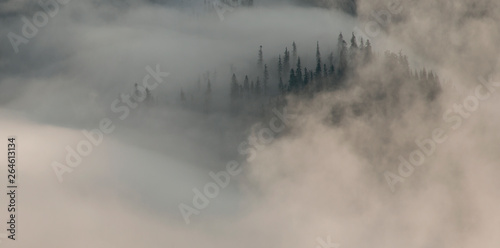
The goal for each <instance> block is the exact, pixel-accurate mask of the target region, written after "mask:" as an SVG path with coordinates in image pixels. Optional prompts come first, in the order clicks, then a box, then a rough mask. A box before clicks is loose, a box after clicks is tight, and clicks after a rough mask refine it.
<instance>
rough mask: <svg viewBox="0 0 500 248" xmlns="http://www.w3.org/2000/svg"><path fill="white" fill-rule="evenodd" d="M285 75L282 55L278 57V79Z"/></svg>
mask: <svg viewBox="0 0 500 248" xmlns="http://www.w3.org/2000/svg"><path fill="white" fill-rule="evenodd" d="M282 73H283V63H281V54H280V55H279V56H278V77H281V74H282Z"/></svg>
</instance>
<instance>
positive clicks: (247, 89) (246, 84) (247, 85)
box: [243, 75, 250, 97]
mask: <svg viewBox="0 0 500 248" xmlns="http://www.w3.org/2000/svg"><path fill="white" fill-rule="evenodd" d="M243 92H244V94H245V96H246V97H248V96H249V95H250V83H249V82H248V75H246V76H245V81H244V82H243Z"/></svg>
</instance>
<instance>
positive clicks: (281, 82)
mask: <svg viewBox="0 0 500 248" xmlns="http://www.w3.org/2000/svg"><path fill="white" fill-rule="evenodd" d="M278 89H279V91H280V93H281V94H284V93H285V85H284V84H283V79H282V78H281V77H280V82H279V84H278Z"/></svg>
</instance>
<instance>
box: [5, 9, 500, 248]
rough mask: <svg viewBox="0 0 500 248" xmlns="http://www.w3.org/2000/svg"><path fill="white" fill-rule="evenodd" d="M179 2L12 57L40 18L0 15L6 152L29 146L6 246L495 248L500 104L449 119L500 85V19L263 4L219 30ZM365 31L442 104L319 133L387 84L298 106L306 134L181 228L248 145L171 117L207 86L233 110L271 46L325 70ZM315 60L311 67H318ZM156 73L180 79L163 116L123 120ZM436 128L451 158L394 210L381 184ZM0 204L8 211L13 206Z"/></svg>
mask: <svg viewBox="0 0 500 248" xmlns="http://www.w3.org/2000/svg"><path fill="white" fill-rule="evenodd" d="M154 2H156V3H154ZM158 2H160V3H158ZM174 2H175V1H174ZM174 2H168V1H164V2H161V1H132V0H131V1H127V2H126V3H123V2H119V1H110V2H106V1H92V0H87V1H76V0H74V1H70V2H68V3H67V4H58V6H59V9H58V11H57V13H55V14H54V16H53V17H52V16H51V17H50V18H49V20H48V23H47V24H46V25H41V27H39V28H37V29H38V31H37V32H36V34H35V35H34V36H33V37H32V38H26V37H25V39H27V40H28V42H27V43H23V44H20V45H19V46H18V52H16V51H15V49H14V48H13V46H12V44H11V42H10V41H9V38H8V35H9V33H15V34H17V35H19V36H21V35H23V24H24V22H23V16H24V17H26V18H28V19H29V20H33V16H34V15H35V14H36V13H38V11H42V10H43V8H42V9H40V8H39V7H37V6H36V5H35V4H33V3H32V2H31V1H17V0H16V1H13V0H12V1H10V0H4V1H0V22H1V25H0V37H2V38H1V39H0V40H1V42H0V134H1V135H0V137H4V138H5V137H7V136H10V135H15V136H17V143H18V151H19V155H18V156H19V159H18V169H19V172H18V173H19V185H20V189H19V195H18V197H19V209H18V211H19V213H18V215H19V217H18V222H19V223H18V234H17V235H18V240H17V241H15V242H11V241H10V240H6V238H5V236H6V235H5V233H6V231H5V230H4V229H5V228H4V229H2V230H3V231H0V235H1V236H0V238H3V239H0V240H1V241H2V243H1V245H2V247H4V245H5V244H7V246H6V247H34V246H38V247H90V246H95V247H138V246H145V247H160V246H161V247H164V246H168V247H195V246H204V247H235V246H238V247H317V245H318V241H317V239H318V238H324V239H326V237H328V236H331V239H332V241H334V242H335V243H339V244H340V245H341V247H381V248H382V247H384V248H396V247H410V248H411V247H440V248H441V247H465V248H468V247H478V246H481V247H494V245H496V244H498V243H500V238H499V237H498V235H495V234H496V233H498V231H499V227H498V226H499V225H498V223H499V221H500V219H499V215H498V214H496V211H495V210H494V209H495V207H496V206H498V203H499V201H498V199H499V198H498V197H499V192H498V191H497V189H498V187H499V186H500V185H499V183H498V180H497V179H498V176H499V175H500V171H499V169H500V168H499V167H498V166H499V163H498V161H500V156H499V155H498V152H497V148H498V144H499V142H500V135H499V132H498V131H497V130H496V128H497V127H498V125H499V124H500V118H499V115H498V107H497V106H498V104H500V96H499V95H498V92H493V91H494V90H495V89H496V88H495V87H497V86H490V87H491V89H493V90H492V92H491V93H490V94H489V96H488V97H487V98H486V99H484V100H480V101H479V100H478V104H477V105H478V106H477V107H475V108H472V107H471V109H474V110H473V111H468V115H466V116H467V117H463V116H461V115H459V114H455V115H454V116H455V118H460V121H461V125H460V126H458V125H457V126H452V125H451V124H450V122H448V121H446V120H445V119H443V114H444V113H446V112H447V110H450V109H451V110H453V109H454V105H455V104H462V105H467V104H472V103H473V101H474V100H473V98H474V96H476V95H477V90H476V88H477V87H478V86H481V85H482V84H480V83H481V81H480V80H479V78H480V77H482V78H484V79H485V81H490V82H496V81H498V80H500V78H499V76H500V75H498V73H499V63H498V54H499V52H500V51H499V50H500V49H499V46H498V44H499V42H500V31H499V29H498V23H500V10H499V8H498V7H499V6H498V3H497V2H495V1H494V0H458V1H453V2H436V1H430V0H423V1H410V0H408V1H400V2H392V5H391V3H390V1H382V0H379V1H372V0H370V1H368V0H359V1H356V4H353V3H352V2H351V1H346V2H336V1H311V2H314V3H313V4H311V5H313V6H311V5H310V4H304V2H308V1H304V2H298V1H277V2H279V3H274V2H273V3H272V4H270V2H267V1H257V0H255V6H254V7H252V8H238V9H236V10H234V11H231V12H226V13H225V14H224V19H223V20H221V19H220V18H219V17H218V16H217V14H216V13H215V12H213V11H212V12H210V13H206V12H203V11H201V10H202V9H203V1H188V2H182V3H180V2H178V1H177V2H175V3H174ZM200 6H201V7H200ZM314 6H321V7H324V6H329V7H332V8H320V7H314ZM353 6H355V8H356V11H355V12H356V13H357V15H356V16H353V15H351V14H350V13H353V12H352V11H349V9H350V8H353ZM335 7H338V8H340V9H342V10H343V11H342V10H338V9H336V8H335ZM346 11H347V12H348V13H346ZM391 11H392V12H391ZM396 12H397V13H396ZM374 13H375V14H374ZM381 13H385V14H386V15H385V16H384V15H381ZM387 14H388V15H389V16H387ZM380 18H382V19H380ZM377 20H378V21H379V22H381V23H382V24H376V23H377V22H376V21H377ZM374 23H375V24H374ZM371 28H375V29H371ZM377 28H380V33H377V32H376V31H377ZM359 30H362V31H364V34H359V33H358V31H359ZM354 31H356V35H358V37H359V36H365V37H368V38H370V40H371V41H372V44H373V47H374V51H375V52H376V53H378V54H383V52H384V51H385V50H386V49H390V50H392V51H394V52H399V51H400V50H402V51H403V52H404V53H406V54H408V55H409V56H410V63H411V65H412V67H413V68H416V69H420V68H422V67H423V66H426V67H427V68H428V69H433V70H434V71H436V72H437V73H438V74H439V76H440V79H441V81H442V83H443V84H442V87H443V94H442V96H441V97H440V98H439V100H438V102H436V103H435V104H434V105H429V104H428V103H427V102H424V101H419V102H416V103H415V104H414V105H412V106H411V107H410V108H408V109H405V111H404V112H402V113H401V115H399V116H398V118H391V119H387V118H384V116H380V115H379V114H380V113H382V112H384V113H386V112H389V113H388V114H387V115H388V116H392V115H391V111H393V108H391V107H390V106H388V107H387V109H384V110H377V109H375V110H373V111H374V113H373V116H372V117H369V118H368V117H367V118H363V119H354V118H352V119H351V118H349V117H348V118H347V119H346V121H345V122H344V123H343V124H342V125H340V126H336V127H332V126H331V125H327V124H325V121H324V119H325V118H328V116H329V115H330V114H331V112H330V110H331V108H332V107H335V106H337V105H338V104H347V105H348V104H352V103H354V102H356V101H357V100H359V97H362V96H363V93H360V92H363V91H369V92H370V91H371V90H372V88H370V85H369V84H365V83H363V82H366V81H367V79H370V78H371V77H372V76H373V75H374V74H375V73H376V72H377V69H378V68H376V67H372V68H369V69H368V70H366V71H363V72H360V73H359V75H358V76H359V77H358V80H354V79H353V81H356V82H358V81H359V82H360V87H359V88H356V89H353V90H346V91H340V92H333V93H325V94H321V95H318V96H317V97H315V98H314V99H311V100H309V101H301V100H297V99H293V98H290V99H289V102H290V104H289V106H288V109H289V111H292V112H293V113H295V114H297V117H296V118H295V119H294V120H293V121H291V123H289V125H288V128H287V132H286V133H283V134H282V135H281V136H280V137H279V138H278V139H276V140H274V141H273V142H272V143H270V144H268V145H266V146H265V147H264V148H263V149H262V150H261V151H259V152H258V155H257V157H256V158H255V159H254V160H252V161H250V162H245V163H244V164H243V165H242V168H243V172H242V173H240V174H239V175H237V176H234V177H231V182H230V184H229V186H228V187H227V188H224V189H222V190H221V192H220V194H219V195H218V196H217V197H215V198H214V199H210V204H209V206H208V207H207V208H206V209H203V210H201V213H200V214H199V215H193V216H191V223H190V224H186V223H185V222H184V219H183V216H182V215H181V213H180V212H179V204H182V203H184V204H189V205H193V204H192V199H193V195H194V193H193V188H198V189H201V188H203V187H204V186H205V185H206V184H207V183H209V182H213V179H212V178H211V177H210V175H209V172H211V171H213V172H218V171H220V170H224V169H225V168H226V163H227V162H228V161H230V160H231V159H234V158H235V157H236V156H238V158H239V159H240V161H244V157H241V156H239V155H238V154H237V151H238V144H239V143H240V142H241V141H245V140H246V139H247V137H252V135H253V134H252V132H251V130H246V131H242V130H238V129H234V128H233V126H235V125H236V126H237V124H238V121H242V120H237V119H234V118H231V117H229V116H227V115H225V114H223V113H218V112H217V113H213V114H211V115H210V116H209V117H207V116H205V115H202V114H199V113H192V112H190V111H184V110H182V109H178V108H175V107H172V106H171V105H166V103H171V104H172V103H175V102H176V101H177V99H178V94H179V90H180V88H181V87H182V88H183V89H185V90H192V89H194V88H195V87H196V81H197V80H198V79H199V78H200V77H201V78H203V76H202V73H204V72H206V71H209V72H210V73H211V76H212V77H216V78H215V80H214V81H213V85H212V86H213V89H214V95H215V96H216V97H215V99H214V101H215V104H218V106H224V104H225V102H226V97H227V92H228V84H229V79H230V78H229V75H230V70H231V68H233V70H234V72H235V73H236V74H237V75H238V77H239V80H240V82H241V81H242V80H243V76H244V74H250V75H251V76H255V74H256V73H255V72H253V71H251V68H252V66H253V65H254V64H255V63H256V61H257V52H258V49H259V46H260V45H262V46H263V52H264V60H265V62H266V63H268V64H270V65H272V66H275V65H274V64H276V63H277V55H278V54H283V52H284V49H285V47H288V49H290V48H291V44H292V42H293V41H295V42H296V43H297V44H298V50H299V55H300V54H304V56H305V55H310V54H311V55H312V54H314V52H315V49H316V42H317V41H319V43H320V45H321V51H322V54H323V58H324V59H325V58H326V55H327V54H328V53H329V52H331V51H334V49H336V45H337V43H336V42H337V36H338V34H339V32H343V33H344V35H345V39H346V40H348V39H350V34H351V33H352V32H354ZM375 34H376V35H375ZM313 59H314V58H304V64H306V65H307V66H308V67H312V66H313V65H314V60H313ZM157 65H158V66H159V68H161V70H162V71H165V72H168V73H169V75H168V76H167V77H165V82H164V83H161V84H160V85H159V86H158V87H157V88H155V89H154V90H152V94H153V95H154V96H155V97H156V98H157V100H158V102H159V103H160V105H161V106H162V107H154V108H152V109H149V110H148V109H145V108H138V109H135V110H131V113H130V115H129V116H127V118H124V120H121V119H120V114H117V113H116V112H114V111H113V110H112V108H111V106H112V103H113V102H114V100H116V99H120V98H119V97H120V94H125V93H130V92H131V91H132V90H133V85H134V83H136V82H141V81H142V80H143V78H144V77H145V76H146V75H148V73H149V72H148V69H146V68H147V67H148V66H149V67H150V68H156V66H157ZM214 72H216V75H217V76H215V75H214ZM495 80H496V81H495ZM483 83H484V82H483ZM203 87H205V85H203ZM486 90H487V89H486V87H483V88H482V90H481V92H482V93H484V92H487V91H486ZM476 98H477V97H476ZM471 101H472V103H471ZM469 106H470V105H469ZM221 108H222V107H221ZM103 118H109V119H110V120H111V121H112V124H113V126H114V128H115V129H114V131H113V132H112V133H110V134H106V135H104V138H103V142H102V143H101V144H100V145H99V146H97V147H94V148H93V151H92V152H91V154H90V155H89V156H87V157H84V158H83V159H82V162H81V163H80V164H79V165H78V166H77V167H76V168H72V169H73V171H72V172H71V173H67V174H65V175H64V180H63V182H62V183H61V182H59V180H58V177H57V176H56V173H54V169H53V166H52V165H53V164H54V161H58V162H60V163H64V161H65V159H66V155H67V151H66V147H67V146H70V147H73V148H74V147H76V146H77V144H78V143H79V142H80V141H81V140H83V139H85V135H84V134H83V133H82V131H84V130H91V129H94V128H98V127H99V123H100V121H101V120H102V119H103ZM235 123H236V124H235ZM245 124H246V125H248V123H245ZM242 125H243V124H242ZM455 127H456V129H455ZM436 128H441V129H442V130H445V131H446V134H445V135H446V137H447V139H446V141H444V142H443V143H441V144H436V147H435V151H434V152H433V153H432V154H431V155H429V156H428V157H426V160H425V162H424V163H423V164H422V165H421V166H418V167H415V168H414V171H413V172H412V173H411V175H410V176H408V177H406V178H404V182H401V183H398V184H396V186H395V188H396V189H397V190H396V192H394V193H393V192H391V189H390V187H389V185H388V183H387V181H386V179H385V177H384V172H387V171H391V172H394V173H397V172H398V168H399V167H398V166H399V161H398V157H399V156H403V157H405V158H406V159H408V157H409V156H410V154H411V153H412V151H415V150H416V149H418V146H417V145H416V144H415V142H414V141H415V139H427V138H429V137H432V136H433V130H435V129H436ZM5 173H6V171H5V170H4V169H2V170H1V172H0V175H3V176H2V178H5ZM0 203H1V205H2V206H6V205H7V201H6V198H5V197H0ZM1 209H2V210H1V211H0V221H1V222H2V223H5V222H6V221H7V220H6V217H7V212H6V210H5V208H4V207H2V208H1ZM2 233H3V234H2ZM325 248H326V247H325Z"/></svg>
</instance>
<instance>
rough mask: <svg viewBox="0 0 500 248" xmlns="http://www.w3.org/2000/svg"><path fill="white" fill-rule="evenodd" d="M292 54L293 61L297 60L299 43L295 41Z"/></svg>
mask: <svg viewBox="0 0 500 248" xmlns="http://www.w3.org/2000/svg"><path fill="white" fill-rule="evenodd" d="M292 56H293V57H292V58H293V62H295V61H296V60H297V45H296V44H295V41H294V42H293V44H292Z"/></svg>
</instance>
